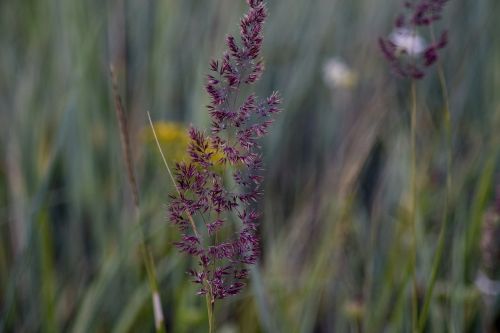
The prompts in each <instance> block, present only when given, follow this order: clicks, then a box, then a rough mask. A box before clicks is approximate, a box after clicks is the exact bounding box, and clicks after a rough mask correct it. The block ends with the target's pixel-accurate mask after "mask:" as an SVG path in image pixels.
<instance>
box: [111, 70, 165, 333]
mask: <svg viewBox="0 0 500 333" xmlns="http://www.w3.org/2000/svg"><path fill="white" fill-rule="evenodd" d="M110 72H111V81H112V85H113V94H114V101H115V111H116V117H117V119H118V125H119V127H120V141H121V144H122V151H123V160H124V163H125V166H126V168H127V176H128V177H127V179H128V182H129V184H130V188H131V191H132V196H133V200H134V210H135V220H136V223H137V225H138V227H139V229H140V242H141V244H140V252H141V256H142V260H143V263H144V266H145V268H146V274H147V276H148V281H149V286H150V289H151V300H152V305H153V313H154V318H155V328H156V332H158V333H164V332H166V329H165V323H164V316H163V309H162V306H161V299H160V296H159V295H160V294H159V288H158V281H157V279H156V273H155V265H154V260H153V257H152V255H151V252H150V251H149V249H148V246H147V244H146V237H145V236H144V231H143V230H142V223H141V214H140V206H139V189H138V186H137V182H136V179H135V175H134V167H133V163H132V152H131V149H130V137H129V132H128V126H127V117H126V115H125V112H124V109H123V104H122V101H121V98H120V95H119V94H118V87H117V82H116V77H115V74H114V71H113V66H110Z"/></svg>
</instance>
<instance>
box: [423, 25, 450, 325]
mask: <svg viewBox="0 0 500 333" xmlns="http://www.w3.org/2000/svg"><path fill="white" fill-rule="evenodd" d="M430 30H431V38H432V41H433V43H434V41H435V37H434V30H433V28H432V25H431V26H430ZM437 72H438V77H439V85H440V86H441V93H442V95H443V99H444V109H443V122H444V130H445V140H446V193H445V203H444V209H443V216H442V222H441V229H440V230H439V238H438V245H437V249H436V254H435V255H434V261H433V263H432V269H431V277H430V281H429V288H428V290H427V293H426V295H425V298H424V305H423V308H422V312H421V314H420V317H419V320H418V329H419V331H420V332H421V331H423V329H424V326H425V323H426V321H427V317H428V314H429V307H430V303H431V299H432V292H433V291H434V286H435V284H436V279H437V273H438V270H439V266H440V265H441V261H442V256H443V249H444V243H445V234H446V231H447V228H448V220H449V218H448V211H449V206H450V197H451V190H452V176H451V165H452V149H453V147H452V134H451V114H450V104H449V98H448V87H447V85H446V79H445V76H444V71H443V66H442V65H441V62H440V61H439V60H438V63H437Z"/></svg>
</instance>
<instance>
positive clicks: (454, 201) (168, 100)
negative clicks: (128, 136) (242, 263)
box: [0, 0, 500, 332]
mask: <svg viewBox="0 0 500 333" xmlns="http://www.w3.org/2000/svg"><path fill="white" fill-rule="evenodd" d="M267 2H268V7H269V11H270V17H269V19H268V21H267V24H266V27H265V40H264V50H263V56H264V58H265V62H266V71H265V73H264V76H263V79H262V80H261V81H260V82H259V84H258V91H259V93H260V94H261V95H266V94H269V93H270V92H271V91H272V90H274V89H278V90H279V91H280V92H281V94H282V96H283V99H284V105H283V107H284V109H285V111H284V112H283V113H282V114H280V116H279V120H278V122H277V123H276V126H275V127H274V128H273V130H272V131H271V133H270V135H269V137H267V138H266V140H265V141H264V142H263V146H264V150H265V165H266V172H265V176H266V177H265V178H266V185H265V197H264V200H263V201H262V202H261V203H260V206H261V207H260V208H261V209H262V211H263V212H264V217H263V219H262V221H261V223H262V224H261V234H262V238H263V257H262V261H261V263H260V265H259V266H258V267H257V268H255V269H253V271H252V275H251V282H250V287H249V288H247V289H246V291H245V293H244V294H242V295H240V296H238V297H235V298H233V299H228V300H225V301H223V302H221V303H220V305H218V307H217V309H216V317H217V327H218V328H219V331H220V332H409V331H410V328H411V326H410V325H411V323H410V319H411V276H410V273H411V271H410V257H411V254H410V251H411V246H410V245H411V241H412V235H411V226H410V225H409V223H408V218H407V215H408V205H409V203H408V198H409V184H408V178H409V176H408V172H409V160H410V158H409V150H410V149H409V142H408V137H409V126H408V123H409V116H408V115H409V113H408V110H409V101H408V96H409V83H408V82H406V81H404V80H398V79H397V78H395V77H393V76H391V74H390V70H389V68H388V66H387V64H386V63H385V61H384V59H383V58H382V56H381V55H380V53H379V52H378V48H377V38H378V37H379V36H385V35H387V34H388V33H389V32H390V29H391V26H392V22H393V19H394V18H395V16H396V14H397V13H398V12H399V10H400V8H401V4H400V1H396V0H383V1H371V0H356V1H339V0H287V1H276V0H268V1H267ZM244 10H245V4H244V1H242V0H241V1H234V0H210V1H199V0H163V1H139V0H109V1H96V0H92V1H75V0H73V1H61V0H23V1H12V0H7V1H2V2H0V50H1V51H0V140H1V141H0V142H1V145H0V331H4V332H37V331H41V332H56V331H64V332H146V331H152V330H153V329H154V321H153V314H152V306H151V303H150V298H149V289H148V286H147V281H146V277H145V272H144V269H143V265H142V263H141V261H140V256H139V255H138V245H139V232H138V230H137V226H136V225H134V223H133V219H132V218H131V216H132V214H131V212H132V210H133V207H132V199H131V195H130V194H129V192H130V191H129V188H128V184H127V182H126V176H125V169H124V166H123V163H122V160H121V150H120V142H119V133H118V126H117V124H116V119H115V114H114V106H113V100H112V93H111V84H110V78H109V71H108V68H109V64H110V63H113V64H114V66H115V69H116V72H117V76H118V81H119V82H120V92H121V94H122V96H123V97H124V100H125V104H126V107H127V112H128V115H129V117H130V124H131V133H132V143H133V147H132V148H133V152H134V157H135V159H134V162H135V166H136V169H137V176H138V179H139V186H140V192H141V193H140V197H141V211H142V215H143V222H144V229H145V234H146V237H147V241H148V242H149V244H150V245H151V247H152V249H153V255H154V257H155V262H156V266H157V271H158V272H157V273H158V276H159V280H160V284H161V288H160V289H161V298H162V302H163V308H164V312H165V315H166V324H167V330H168V331H169V332H198V331H199V332H204V331H206V330H207V329H206V327H207V326H206V320H207V319H206V309H205V307H204V300H203V299H202V298H200V297H197V296H195V287H194V286H193V285H192V284H191V283H190V282H189V279H188V278H187V276H186V274H185V271H186V270H187V269H188V267H189V266H190V265H192V264H194V263H192V262H190V259H189V258H186V257H185V256H180V255H178V253H177V252H176V251H175V249H173V248H172V245H171V244H172V241H173V240H175V239H177V237H178V234H177V231H176V230H174V229H173V228H171V227H170V226H169V225H168V223H167V219H166V204H167V203H168V200H169V198H168V193H170V192H171V191H172V190H173V189H172V187H171V184H170V181H169V178H168V176H167V174H166V173H165V171H164V168H163V166H162V164H161V160H160V158H159V154H158V152H157V150H155V147H154V145H153V144H152V142H151V140H150V138H149V137H148V135H147V133H148V129H147V118H146V110H150V112H151V114H152V117H153V119H154V120H156V121H170V122H176V123H179V124H181V125H183V126H188V125H189V124H190V123H193V124H195V125H197V126H200V127H203V128H208V127H209V123H208V114H207V112H206V109H205V108H204V105H206V104H207V101H208V98H207V95H206V94H205V92H204V89H203V83H204V74H206V73H207V71H208V62H209V60H210V59H211V58H213V57H218V56H219V55H220V53H221V51H222V50H223V49H224V36H225V34H226V33H237V32H238V28H237V24H238V21H239V18H240V17H241V15H242V13H244ZM499 14H500V3H499V2H498V1H497V0H482V1H466V0H453V1H450V2H449V4H448V5H447V6H446V8H445V15H444V19H443V20H442V21H441V22H440V25H441V26H442V27H446V28H447V29H448V30H449V32H450V43H449V46H448V47H447V48H446V50H445V52H444V54H443V57H442V58H441V59H442V65H443V66H444V71H445V75H446V79H447V82H448V86H449V91H450V105H451V112H452V124H453V165H452V176H453V195H452V198H451V206H450V216H449V218H450V224H449V226H450V227H449V229H448V231H447V235H446V247H445V253H444V258H443V261H442V265H441V267H440V270H439V274H438V280H437V285H436V290H435V293H434V297H433V298H432V302H431V308H430V310H431V311H430V316H429V321H428V324H427V326H426V331H428V332H482V331H483V330H484V327H483V326H482V325H483V322H484V318H483V317H484V306H485V305H484V304H485V303H484V297H483V295H482V294H481V293H480V292H479V290H477V289H476V287H475V285H474V280H475V278H476V275H477V274H478V270H479V267H480V263H481V261H480V257H481V253H480V247H479V241H480V238H481V230H482V223H483V220H484V215H485V213H486V212H487V211H488V210H489V209H490V207H491V206H492V204H493V202H494V197H495V187H496V184H499V181H500V178H499V171H500V168H499V162H500V160H499V149H500V94H499V91H500V39H499V38H498V31H500V21H499V20H498V15H499ZM332 57H336V58H340V59H342V60H343V61H344V62H345V63H346V64H348V65H349V66H350V67H351V69H352V70H353V71H355V73H356V75H357V82H356V84H355V85H352V86H350V87H344V88H339V87H334V88H332V87H330V86H328V85H327V84H325V81H324V80H323V65H324V63H325V62H326V61H327V60H328V59H330V58H332ZM417 89H418V93H417V94H418V159H417V163H418V171H417V180H418V202H417V207H418V209H417V217H418V224H417V226H418V228H417V235H416V236H417V241H418V270H417V279H418V286H419V290H420V291H421V293H422V295H421V296H422V298H423V295H424V292H425V290H426V288H427V284H428V279H429V276H430V271H431V264H432V259H433V256H434V253H435V249H436V243H437V237H438V232H439V227H440V224H441V222H442V221H441V213H442V210H443V206H444V198H445V173H446V160H445V158H446V150H445V144H444V138H443V121H442V108H443V107H444V101H443V99H442V96H441V93H440V88H439V81H438V78H437V75H436V72H435V70H431V72H430V74H429V75H428V76H427V77H426V78H425V79H424V80H423V81H421V82H419V83H418V88H417ZM181 141H182V140H181ZM169 144H170V145H171V143H169ZM181 144H182V142H181ZM166 147H171V148H172V150H171V151H172V153H171V154H170V155H169V156H170V157H171V158H174V156H177V153H174V151H175V149H176V148H175V142H174V144H173V146H172V145H171V146H168V145H167V146H166ZM169 151H170V149H168V148H167V151H166V153H167V154H169ZM498 242H499V243H500V240H498Z"/></svg>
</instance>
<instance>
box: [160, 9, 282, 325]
mask: <svg viewBox="0 0 500 333" xmlns="http://www.w3.org/2000/svg"><path fill="white" fill-rule="evenodd" d="M247 3H248V5H249V10H248V12H247V13H246V15H244V16H243V18H242V19H241V21H240V28H241V29H240V39H241V41H240V43H238V42H237V41H236V39H235V37H234V36H228V37H227V38H226V43H227V47H228V51H226V52H225V53H224V54H223V56H222V58H221V59H220V60H212V61H211V63H210V69H211V72H212V73H211V74H209V75H208V76H207V83H206V85H205V89H206V91H207V93H208V95H209V96H210V100H211V102H210V105H208V106H207V108H208V110H209V113H210V116H211V120H212V130H211V133H210V134H207V133H205V132H204V131H201V130H199V129H197V128H194V127H191V128H190V129H189V137H190V143H189V146H188V149H187V151H188V154H189V158H188V160H187V161H182V162H179V163H177V164H176V167H175V181H176V184H177V188H178V193H176V194H174V195H172V196H171V197H172V201H171V203H170V206H169V217H170V222H171V223H173V224H174V225H176V226H177V227H178V228H179V230H180V231H181V233H182V236H181V239H180V240H179V241H177V242H176V243H175V245H176V247H177V248H178V249H179V250H180V251H181V252H185V253H187V254H189V255H192V256H195V257H197V258H198V268H197V269H192V270H190V271H189V275H190V276H191V277H192V278H193V282H194V283H197V284H199V285H200V290H199V291H198V294H200V295H206V296H207V301H208V303H210V304H209V305H208V307H209V308H211V307H213V306H214V303H215V300H217V299H223V298H226V297H228V296H231V295H235V294H237V293H239V292H240V291H241V290H242V288H243V287H244V286H245V280H246V279H247V276H248V271H247V269H246V268H245V265H247V264H254V263H256V261H257V260H258V258H259V255H260V248H259V238H258V236H257V221H258V218H259V215H260V214H259V212H257V211H256V210H254V209H253V208H252V206H253V203H255V202H257V200H258V199H259V197H260V196H261V195H262V189H261V186H260V184H261V182H262V179H263V178H262V176H261V175H260V172H261V170H262V158H261V154H260V146H259V143H258V139H259V138H261V137H262V136H264V135H265V134H266V133H267V131H268V129H269V127H270V125H271V124H272V123H273V120H274V115H275V114H276V113H278V112H279V111H280V109H279V104H280V97H279V95H278V93H276V92H274V93H272V94H271V95H270V96H269V97H267V98H265V99H259V98H258V97H257V96H256V95H254V94H250V95H249V96H247V97H246V98H245V99H244V100H243V102H242V103H241V105H238V104H239V103H240V100H239V98H238V97H239V96H238V94H239V92H240V90H241V89H242V87H243V86H244V85H247V86H249V85H252V84H254V83H255V82H257V81H258V79H259V78H260V77H261V75H262V72H263V70H264V65H263V61H262V59H261V58H260V50H261V46H262V40H263V36H262V27H263V23H264V20H265V18H266V16H267V11H266V7H265V4H264V3H263V2H262V1H259V0H248V1H247ZM226 176H231V178H232V181H233V182H234V183H236V185H237V186H236V188H229V186H228V182H230V180H228V179H227V178H226ZM235 218H236V219H237V220H239V221H240V222H241V223H240V224H239V225H238V226H230V225H229V223H230V221H232V220H234V219H235ZM190 220H194V221H195V223H196V225H199V227H197V229H198V232H195V231H194V230H193V226H192V224H191V223H190ZM209 316H210V309H209Z"/></svg>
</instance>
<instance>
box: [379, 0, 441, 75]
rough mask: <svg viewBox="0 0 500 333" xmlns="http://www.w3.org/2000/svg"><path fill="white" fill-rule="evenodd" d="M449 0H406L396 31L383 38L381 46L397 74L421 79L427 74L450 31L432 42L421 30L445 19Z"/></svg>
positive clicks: (395, 23) (396, 23) (395, 25)
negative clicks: (442, 15)
mask: <svg viewBox="0 0 500 333" xmlns="http://www.w3.org/2000/svg"><path fill="white" fill-rule="evenodd" d="M447 2H448V0H417V1H413V2H411V1H405V3H404V9H405V12H404V13H403V14H400V15H399V16H398V17H397V18H396V21H395V22H394V29H395V30H394V32H393V33H392V34H391V35H390V36H389V37H388V38H379V46H380V49H381V51H382V53H383V55H384V57H385V58H386V59H387V61H388V62H389V63H390V65H391V67H392V69H393V71H394V72H395V73H396V74H398V75H399V76H402V77H410V78H413V79H421V78H423V77H424V76H425V69H426V68H428V67H430V66H431V65H432V64H434V63H435V62H436V61H437V60H438V54H439V51H440V50H441V49H443V48H444V47H445V46H446V45H447V43H448V32H447V31H446V30H445V31H443V32H442V33H441V34H440V36H439V38H438V39H437V40H436V41H434V40H433V42H432V43H430V44H428V45H425V42H424V40H423V39H422V38H421V37H420V35H419V34H418V32H419V30H421V28H423V27H426V26H431V25H432V24H433V23H434V22H436V21H438V20H440V19H441V13H442V11H443V8H444V5H445V4H446V3H447ZM431 31H432V30H431ZM432 39H434V36H433V37H432Z"/></svg>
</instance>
